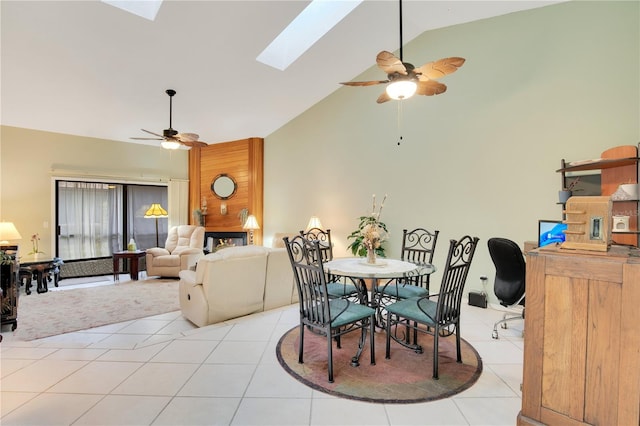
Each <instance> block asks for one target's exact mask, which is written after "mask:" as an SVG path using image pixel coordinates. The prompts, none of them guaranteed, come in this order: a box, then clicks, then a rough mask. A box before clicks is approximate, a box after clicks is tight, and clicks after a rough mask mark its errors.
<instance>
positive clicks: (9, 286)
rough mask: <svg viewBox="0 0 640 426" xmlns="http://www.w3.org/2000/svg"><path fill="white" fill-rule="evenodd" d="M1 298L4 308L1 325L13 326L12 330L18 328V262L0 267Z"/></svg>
mask: <svg viewBox="0 0 640 426" xmlns="http://www.w3.org/2000/svg"><path fill="white" fill-rule="evenodd" d="M0 288H1V289H2V293H1V294H2V295H1V296H0V300H1V306H2V316H1V320H0V323H1V324H11V330H12V331H13V330H15V329H16V327H17V326H18V286H17V282H16V262H15V260H14V261H13V262H11V263H7V264H3V265H0Z"/></svg>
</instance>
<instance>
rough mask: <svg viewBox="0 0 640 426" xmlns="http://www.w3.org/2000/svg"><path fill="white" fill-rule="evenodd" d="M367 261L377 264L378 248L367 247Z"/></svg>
mask: <svg viewBox="0 0 640 426" xmlns="http://www.w3.org/2000/svg"><path fill="white" fill-rule="evenodd" d="M367 263H370V264H375V263H376V250H375V249H367Z"/></svg>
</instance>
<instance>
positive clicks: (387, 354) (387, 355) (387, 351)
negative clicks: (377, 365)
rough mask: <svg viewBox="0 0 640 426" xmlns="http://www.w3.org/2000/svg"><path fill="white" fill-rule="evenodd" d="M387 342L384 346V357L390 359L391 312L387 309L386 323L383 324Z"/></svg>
mask: <svg viewBox="0 0 640 426" xmlns="http://www.w3.org/2000/svg"><path fill="white" fill-rule="evenodd" d="M385 326H386V327H385V331H386V338H387V343H386V347H385V352H384V357H385V358H386V359H391V313H390V312H389V311H387V323H386V324H385Z"/></svg>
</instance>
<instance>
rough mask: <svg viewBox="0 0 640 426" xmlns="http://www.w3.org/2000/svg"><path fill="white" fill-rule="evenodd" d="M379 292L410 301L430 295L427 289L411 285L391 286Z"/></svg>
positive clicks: (380, 289)
mask: <svg viewBox="0 0 640 426" xmlns="http://www.w3.org/2000/svg"><path fill="white" fill-rule="evenodd" d="M378 291H379V292H380V293H382V294H386V295H387V296H391V297H396V298H398V299H410V298H412V297H422V296H426V295H428V294H429V292H428V291H427V290H426V289H424V288H422V287H418V286H415V285H411V284H407V285H402V284H400V285H398V284H389V285H387V286H385V287H382V288H379V289H378Z"/></svg>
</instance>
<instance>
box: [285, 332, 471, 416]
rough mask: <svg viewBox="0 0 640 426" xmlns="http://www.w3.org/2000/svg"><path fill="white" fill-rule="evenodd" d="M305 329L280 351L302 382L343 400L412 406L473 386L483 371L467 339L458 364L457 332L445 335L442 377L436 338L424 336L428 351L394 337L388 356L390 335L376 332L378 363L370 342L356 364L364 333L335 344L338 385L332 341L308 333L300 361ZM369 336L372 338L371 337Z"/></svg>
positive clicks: (288, 335)
mask: <svg viewBox="0 0 640 426" xmlns="http://www.w3.org/2000/svg"><path fill="white" fill-rule="evenodd" d="M299 336H300V331H299V327H297V326H296V327H295V328H292V329H291V330H289V331H288V332H287V333H285V335H284V336H282V337H281V338H280V341H279V342H278V346H277V348H276V354H277V356H278V361H279V362H280V365H282V367H283V368H284V369H285V370H286V371H287V372H288V373H289V374H291V376H293V377H294V378H295V379H297V380H298V381H300V382H302V383H304V384H305V385H307V386H310V387H311V388H313V389H315V390H318V391H321V392H325V393H328V394H330V395H334V396H337V397H341V398H349V399H357V400H360V401H367V402H378V403H385V404H394V403H395V404H407V403H416V402H427V401H434V400H437V399H442V398H448V397H450V396H452V395H455V394H457V393H459V392H462V391H463V390H465V389H468V388H469V387H471V386H472V385H473V384H474V383H475V382H476V380H478V377H480V374H481V373H482V360H481V359H480V356H479V355H478V353H477V352H476V350H475V349H474V348H473V346H471V345H470V344H469V343H467V342H466V341H464V340H461V349H462V363H461V364H459V363H458V362H456V341H455V336H449V337H441V338H440V349H439V354H440V357H439V367H438V376H439V379H438V380H434V379H433V377H432V374H433V364H432V359H433V337H432V336H430V335H426V334H420V335H419V336H418V342H419V343H420V344H421V345H422V347H423V353H421V354H418V353H416V352H414V351H413V350H411V349H407V348H405V347H403V346H400V345H399V344H398V343H397V342H394V341H393V340H392V341H391V359H385V357H384V355H385V354H384V353H385V333H384V331H377V332H376V333H375V338H376V341H375V347H376V364H375V365H371V359H370V357H369V342H368V340H367V342H366V347H365V349H364V350H363V352H362V355H361V356H360V365H359V366H358V367H352V366H351V357H353V355H355V353H356V350H357V348H358V338H359V337H360V332H359V331H355V332H352V333H348V334H346V335H343V336H342V337H341V340H342V342H341V346H342V348H341V349H337V348H336V344H335V341H334V342H333V380H334V382H333V383H329V380H328V376H327V359H328V355H327V340H326V338H325V337H323V336H320V335H317V334H315V333H312V332H310V331H308V330H307V331H305V333H304V358H303V360H304V363H302V364H300V363H298V341H299ZM368 338H369V336H367V339H368Z"/></svg>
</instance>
